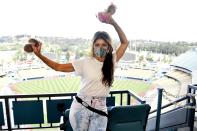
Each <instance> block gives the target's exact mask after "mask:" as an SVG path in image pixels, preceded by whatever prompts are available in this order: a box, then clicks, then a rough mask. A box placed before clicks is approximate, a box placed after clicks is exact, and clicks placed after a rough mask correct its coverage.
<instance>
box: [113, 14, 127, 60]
mask: <svg viewBox="0 0 197 131" xmlns="http://www.w3.org/2000/svg"><path fill="white" fill-rule="evenodd" d="M109 24H111V25H112V26H113V27H114V28H115V30H116V32H117V33H118V36H119V39H120V46H119V47H118V49H117V50H116V61H119V60H120V58H121V57H122V56H123V55H124V53H125V51H126V49H127V47H128V44H129V42H128V40H127V37H126V35H125V33H124V32H123V30H122V29H121V27H120V26H119V25H118V24H117V23H116V21H115V20H114V19H113V18H112V17H111V19H110V22H109Z"/></svg>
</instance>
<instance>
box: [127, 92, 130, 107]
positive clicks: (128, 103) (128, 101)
mask: <svg viewBox="0 0 197 131" xmlns="http://www.w3.org/2000/svg"><path fill="white" fill-rule="evenodd" d="M127 105H131V95H130V94H129V93H127Z"/></svg>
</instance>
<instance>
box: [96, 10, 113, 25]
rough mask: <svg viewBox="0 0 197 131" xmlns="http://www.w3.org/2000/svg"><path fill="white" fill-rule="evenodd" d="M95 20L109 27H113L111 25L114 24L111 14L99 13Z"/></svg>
mask: <svg viewBox="0 0 197 131" xmlns="http://www.w3.org/2000/svg"><path fill="white" fill-rule="evenodd" d="M97 18H98V19H99V20H100V21H101V22H102V23H106V24H111V25H113V23H114V19H113V18H112V14H111V13H107V12H99V13H98V16H97Z"/></svg>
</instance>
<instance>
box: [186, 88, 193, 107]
mask: <svg viewBox="0 0 197 131" xmlns="http://www.w3.org/2000/svg"><path fill="white" fill-rule="evenodd" d="M190 86H191V85H188V87H187V93H191V92H192V89H191V87H190ZM188 103H190V98H188V99H187V104H188Z"/></svg>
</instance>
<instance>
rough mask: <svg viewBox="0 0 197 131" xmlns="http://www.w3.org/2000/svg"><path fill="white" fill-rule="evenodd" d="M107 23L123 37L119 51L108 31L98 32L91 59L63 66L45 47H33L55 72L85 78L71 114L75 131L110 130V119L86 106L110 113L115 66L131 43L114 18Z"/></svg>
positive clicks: (95, 36) (70, 118) (110, 18)
mask: <svg viewBox="0 0 197 131" xmlns="http://www.w3.org/2000/svg"><path fill="white" fill-rule="evenodd" d="M104 23H106V24H110V25H112V26H113V27H114V28H115V30H116V32H117V33H118V36H119V38H120V42H121V44H120V46H119V48H118V49H117V50H116V51H115V52H113V48H112V41H111V38H110V36H109V35H108V34H107V33H106V32H104V31H99V32H96V33H95V35H94V37H93V45H92V56H91V57H87V58H84V59H80V60H76V61H74V62H72V63H67V64H59V63H56V62H54V61H52V60H50V59H48V58H47V57H45V56H43V55H42V54H41V44H40V45H39V46H35V44H33V45H32V48H33V52H34V53H35V55H36V56H38V57H39V58H40V59H41V60H42V61H43V62H44V63H46V64H47V65H48V66H49V67H51V68H52V69H54V70H56V71H62V72H73V71H75V72H76V73H77V74H78V75H80V76H81V81H82V84H81V89H80V91H79V92H78V94H77V97H76V98H75V99H74V101H73V103H72V105H71V108H70V114H69V120H70V123H71V126H72V128H73V130H74V131H87V130H88V131H97V130H98V131H106V127H107V117H106V116H105V115H103V114H100V113H98V112H95V111H92V110H90V109H89V108H87V107H85V106H89V107H91V108H93V109H96V110H99V111H101V112H104V114H105V113H107V107H106V97H107V96H108V94H109V92H110V87H111V85H112V83H113V80H114V64H115V63H116V62H117V61H119V59H120V58H121V57H122V56H123V54H124V53H125V50H126V48H127V46H128V40H127V38H126V36H125V34H124V32H123V31H122V29H121V28H120V27H119V25H118V24H117V23H116V21H115V20H114V19H113V18H112V17H111V16H109V18H108V20H107V22H104ZM80 100H81V101H82V102H85V105H84V103H82V104H81V103H80Z"/></svg>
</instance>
